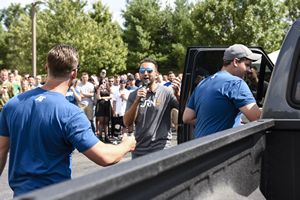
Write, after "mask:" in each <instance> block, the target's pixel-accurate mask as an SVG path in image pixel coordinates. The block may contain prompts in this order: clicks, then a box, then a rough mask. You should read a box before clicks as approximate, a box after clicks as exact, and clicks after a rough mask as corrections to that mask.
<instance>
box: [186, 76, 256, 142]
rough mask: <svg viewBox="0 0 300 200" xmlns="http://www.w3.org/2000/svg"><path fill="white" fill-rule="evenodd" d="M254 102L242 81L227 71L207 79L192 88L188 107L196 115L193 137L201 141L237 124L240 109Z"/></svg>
mask: <svg viewBox="0 0 300 200" xmlns="http://www.w3.org/2000/svg"><path fill="white" fill-rule="evenodd" d="M254 102H255V99H254V97H253V95H252V93H251V91H250V89H249V87H248V85H247V84H246V82H245V81H244V80H243V79H241V78H239V77H237V76H233V75H231V74H230V73H228V72H227V71H219V72H217V73H216V74H214V75H212V76H209V77H207V78H206V79H204V80H203V81H202V82H200V83H199V84H198V86H197V87H196V88H195V90H194V92H193V94H192V96H191V97H190V100H189V102H188V104H187V107H188V108H190V109H192V110H194V111H195V113H196V118H197V120H196V127H195V131H194V136H195V137H196V138H200V137H203V136H206V135H209V134H212V133H215V132H217V131H222V130H225V129H228V128H232V127H235V126H237V125H239V124H240V114H241V113H240V110H239V108H241V107H243V106H245V105H248V104H250V103H254Z"/></svg>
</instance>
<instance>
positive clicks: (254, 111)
mask: <svg viewBox="0 0 300 200" xmlns="http://www.w3.org/2000/svg"><path fill="white" fill-rule="evenodd" d="M239 109H240V111H241V112H242V113H243V114H244V115H245V116H246V117H247V119H248V120H249V121H255V120H258V119H259V118H260V115H261V111H260V109H259V107H258V106H257V104H256V103H250V104H248V105H245V106H243V107H241V108H239Z"/></svg>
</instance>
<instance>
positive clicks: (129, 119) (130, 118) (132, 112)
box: [123, 98, 140, 127]
mask: <svg viewBox="0 0 300 200" xmlns="http://www.w3.org/2000/svg"><path fill="white" fill-rule="evenodd" d="M139 105H140V99H137V98H136V99H135V100H134V102H133V104H132V105H131V106H130V108H129V109H128V110H127V111H126V112H125V115H124V117H123V121H124V125H125V126H126V127H129V126H131V125H132V124H133V122H134V121H135V119H136V117H137V111H138V107H139Z"/></svg>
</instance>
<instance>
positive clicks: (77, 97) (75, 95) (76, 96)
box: [70, 86, 81, 102]
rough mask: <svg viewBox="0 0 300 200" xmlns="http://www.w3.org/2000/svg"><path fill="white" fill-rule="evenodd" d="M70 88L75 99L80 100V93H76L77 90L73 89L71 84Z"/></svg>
mask: <svg viewBox="0 0 300 200" xmlns="http://www.w3.org/2000/svg"><path fill="white" fill-rule="evenodd" d="M70 89H71V90H72V92H73V94H74V97H75V99H76V101H77V102H80V101H81V96H80V93H79V94H78V93H77V91H76V90H75V88H74V86H71V87H70Z"/></svg>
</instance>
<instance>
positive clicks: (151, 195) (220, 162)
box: [17, 21, 300, 200]
mask: <svg viewBox="0 0 300 200" xmlns="http://www.w3.org/2000/svg"><path fill="white" fill-rule="evenodd" d="M224 49H225V47H223V48H222V47H218V48H208V47H207V48H205V47H190V48H188V50H187V56H186V64H185V71H184V77H183V84H182V94H181V102H180V103H181V106H180V111H179V113H180V114H179V131H178V132H179V133H178V142H179V143H180V144H179V145H177V146H175V147H172V148H170V149H166V150H163V151H159V152H155V153H152V154H149V155H146V156H143V157H141V158H138V159H135V160H132V161H129V162H123V163H120V164H118V165H115V166H112V167H109V168H105V169H102V170H101V171H98V172H94V173H92V174H90V175H86V176H84V177H81V178H77V179H73V180H70V181H66V182H63V183H60V184H56V185H52V186H49V187H47V188H44V189H41V190H37V191H34V192H31V193H28V194H26V195H24V196H20V197H19V198H17V199H23V200H25V199H26V200H28V199H72V200H76V199H135V200H136V199H142V200H144V199H179V200H182V199H225V200H229V199H234V200H235V199H268V200H277V199H278V200H283V199H288V200H290V199H291V200H298V199H300V189H299V188H300V120H299V118H300V21H296V22H295V23H294V24H293V25H292V26H291V28H290V30H289V32H288V33H287V35H286V37H285V40H284V42H283V44H282V47H281V50H280V53H279V56H278V58H277V62H276V65H275V66H274V69H273V63H272V62H271V61H270V59H269V58H268V57H267V55H266V53H265V52H264V51H263V50H262V49H261V48H252V50H253V51H254V52H255V53H260V54H262V60H261V62H260V63H259V64H257V65H258V68H259V84H258V86H257V94H256V98H257V102H258V103H262V102H263V115H262V119H261V120H258V121H255V122H251V123H247V124H245V125H242V126H240V127H236V128H232V129H228V130H225V131H221V132H218V133H215V134H212V135H209V136H207V137H204V138H200V139H193V140H191V138H192V137H191V133H192V129H193V127H191V126H188V125H184V124H182V120H181V115H182V113H183V109H184V107H185V104H186V101H187V99H188V97H189V95H190V94H191V92H192V90H193V89H194V87H195V86H196V84H197V82H198V81H199V78H201V76H204V77H205V76H207V75H209V74H212V73H214V72H216V71H217V70H218V68H217V67H219V66H221V63H220V62H221V61H222V59H221V58H222V54H223V51H224ZM271 73H272V75H271V79H270V82H269V86H268V90H267V92H266V95H265V97H264V92H263V82H264V81H265V80H266V78H268V76H269V75H270V74H271Z"/></svg>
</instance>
